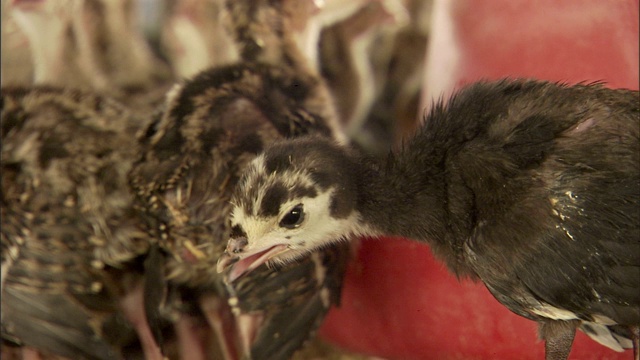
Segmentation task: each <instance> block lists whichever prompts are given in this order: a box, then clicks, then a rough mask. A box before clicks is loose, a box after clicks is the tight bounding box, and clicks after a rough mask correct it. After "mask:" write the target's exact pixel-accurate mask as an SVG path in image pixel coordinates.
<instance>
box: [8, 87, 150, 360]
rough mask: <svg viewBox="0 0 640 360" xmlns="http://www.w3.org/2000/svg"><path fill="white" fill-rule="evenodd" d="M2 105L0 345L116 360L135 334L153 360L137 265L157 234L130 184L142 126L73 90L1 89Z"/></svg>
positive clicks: (109, 103)
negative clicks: (148, 227) (137, 208)
mask: <svg viewBox="0 0 640 360" xmlns="http://www.w3.org/2000/svg"><path fill="white" fill-rule="evenodd" d="M1 104H2V105H1V106H2V117H1V121H2V122H1V125H2V187H1V190H2V192H1V200H2V203H1V209H2V218H1V223H2V227H1V234H2V237H1V239H2V249H3V251H2V287H1V291H2V338H3V340H4V341H8V342H11V343H13V344H16V345H20V346H23V347H24V348H25V351H29V348H31V349H36V350H37V351H38V352H41V353H43V354H55V355H59V356H65V357H68V358H84V359H119V358H122V357H125V356H127V354H128V353H127V352H126V351H125V347H127V346H128V345H133V346H135V344H136V343H137V342H138V339H139V341H140V343H141V344H142V347H143V348H144V349H145V355H146V356H147V358H149V359H161V358H162V355H161V353H160V348H159V346H158V345H157V344H156V343H155V341H154V339H153V337H152V335H151V331H150V329H149V327H148V326H147V321H146V319H145V318H144V316H143V315H144V311H142V307H143V294H142V287H143V281H144V280H143V271H142V266H141V264H139V262H138V260H139V257H140V256H141V255H142V254H144V253H146V252H147V251H148V250H149V247H150V245H151V243H152V242H153V241H152V239H151V238H150V237H149V236H148V235H147V234H146V233H145V232H144V231H143V230H144V229H143V224H142V223H141V222H139V221H138V220H137V218H136V217H135V216H134V209H133V207H132V200H133V196H132V194H131V193H130V192H129V190H128V186H127V173H128V171H129V170H130V168H131V165H132V162H133V159H134V158H135V156H136V154H137V152H138V151H139V148H138V146H137V144H136V141H135V136H133V135H134V134H135V133H136V131H137V129H138V127H139V126H142V125H143V122H142V121H140V119H138V118H136V117H134V116H132V114H131V112H130V111H128V110H127V109H126V108H125V107H123V106H122V105H120V104H119V103H117V102H115V101H113V100H111V99H109V98H105V97H101V96H97V95H95V94H92V93H88V92H81V91H76V90H69V89H61V88H53V87H35V88H30V89H23V88H4V89H2V101H1ZM134 331H135V332H134ZM136 333H137V335H138V336H137V337H136ZM32 352H33V351H32Z"/></svg>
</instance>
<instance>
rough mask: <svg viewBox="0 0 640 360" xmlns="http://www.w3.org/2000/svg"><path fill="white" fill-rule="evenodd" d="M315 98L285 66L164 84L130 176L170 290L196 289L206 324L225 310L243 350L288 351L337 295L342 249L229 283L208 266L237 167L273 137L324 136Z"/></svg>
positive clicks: (223, 70)
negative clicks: (161, 253)
mask: <svg viewBox="0 0 640 360" xmlns="http://www.w3.org/2000/svg"><path fill="white" fill-rule="evenodd" d="M319 94H324V89H323V88H322V83H321V82H319V81H318V80H317V78H315V77H313V76H309V75H306V74H304V73H299V72H296V71H294V70H292V69H290V68H288V67H278V66H270V65H266V64H259V63H253V64H241V65H231V66H227V67H220V68H216V69H211V70H208V71H205V72H203V73H201V74H199V75H198V76H196V77H195V78H194V79H192V80H190V81H188V82H185V83H184V84H181V85H178V86H177V87H176V88H175V89H174V90H172V92H171V93H170V95H169V96H168V98H167V105H166V109H165V111H164V113H163V115H162V116H161V117H160V118H159V119H157V121H156V122H155V123H154V124H153V125H152V126H151V127H150V128H149V130H148V131H147V134H146V136H145V138H144V139H143V142H144V143H145V150H144V158H143V159H142V160H140V161H139V162H137V163H136V164H135V166H134V169H133V171H132V173H131V183H132V185H133V188H134V189H135V192H136V195H137V198H138V204H139V207H140V209H141V210H142V211H143V212H145V213H146V214H147V217H146V218H147V220H148V221H147V222H148V224H149V226H150V229H151V231H155V232H156V233H157V237H158V238H159V239H161V240H160V242H161V247H162V248H163V249H164V250H165V251H166V252H167V253H168V254H169V256H168V257H167V262H166V266H167V272H168V275H167V277H168V279H169V282H170V286H176V287H179V288H189V289H191V290H189V292H190V293H192V294H193V293H195V294H197V296H196V297H200V298H199V299H198V300H196V301H198V302H200V306H201V307H202V308H204V309H209V310H208V311H207V310H205V316H206V317H207V318H208V319H209V321H210V322H211V324H212V326H215V323H217V322H219V321H222V320H223V318H224V316H225V315H224V314H223V313H222V312H221V311H225V308H227V307H230V308H231V311H232V312H233V315H234V318H235V326H236V327H238V328H237V329H236V331H237V333H236V336H237V337H238V338H237V339H232V342H233V341H237V342H239V344H240V345H239V350H238V351H240V352H242V353H243V354H244V356H246V355H247V354H252V356H253V358H256V359H262V358H264V359H266V358H269V359H271V358H282V359H285V358H288V357H290V356H291V354H292V353H293V352H294V351H295V350H297V349H298V348H299V347H300V346H301V345H302V343H303V342H305V341H306V340H307V339H308V337H309V336H310V335H311V332H312V331H313V330H314V329H316V328H317V327H318V326H319V324H320V322H321V320H322V318H323V316H324V314H325V313H326V311H327V310H328V309H329V307H330V306H331V305H332V304H335V303H336V302H337V300H338V299H339V296H338V295H339V289H340V283H341V278H342V273H343V271H344V266H345V263H346V259H347V258H348V256H349V251H348V248H345V247H344V246H338V247H336V248H331V249H327V250H326V251H323V252H319V253H318V255H317V257H316V258H315V260H314V259H311V258H310V259H307V260H306V261H304V262H302V263H298V264H292V265H291V266H289V267H286V268H282V269H267V268H263V269H260V270H259V271H257V272H256V273H254V274H252V275H251V276H248V277H247V278H245V279H243V280H242V281H240V282H237V283H234V284H233V285H229V284H227V283H225V281H224V277H223V276H222V275H218V274H217V273H215V271H212V270H213V269H214V268H215V261H216V260H217V258H218V257H219V256H220V254H222V253H223V252H224V248H225V246H226V240H227V239H228V236H229V232H230V228H229V226H228V222H227V221H226V218H227V216H228V213H229V210H230V207H231V204H230V203H229V200H230V196H231V191H232V189H233V187H234V186H235V183H236V182H237V180H238V177H239V173H240V171H241V169H243V168H244V167H245V166H246V164H247V163H248V162H249V161H250V160H251V159H253V158H254V157H255V156H256V154H257V153H258V152H260V151H262V149H263V148H264V147H265V146H266V145H268V144H269V143H271V142H273V141H276V140H278V139H282V138H284V137H290V136H296V135H304V134H309V133H316V134H323V135H324V136H327V137H329V136H331V135H332V133H333V131H334V129H332V128H331V127H330V125H328V123H327V116H330V115H331V113H330V112H329V113H327V109H328V108H327V106H325V105H324V104H323V101H324V100H323V98H322V96H318V95H319ZM329 109H330V108H329ZM337 249H341V251H338V250H337ZM327 263H330V265H331V266H328V265H327ZM274 289H280V290H278V291H274ZM220 302H222V303H220ZM224 302H227V304H225V303H224ZM243 324H244V325H243ZM246 324H251V325H249V326H247V325H246ZM247 329H249V330H247ZM247 331H249V333H247ZM285 334H289V336H286V335H285ZM227 335H228V334H227ZM274 337H276V338H274ZM221 340H222V341H223V342H229V339H221ZM229 348H232V346H229Z"/></svg>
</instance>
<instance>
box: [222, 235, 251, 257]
mask: <svg viewBox="0 0 640 360" xmlns="http://www.w3.org/2000/svg"><path fill="white" fill-rule="evenodd" d="M248 243H249V241H247V238H245V237H240V238H236V239H230V240H229V242H228V243H227V253H230V254H238V253H241V252H243V251H244V248H245V246H247V244H248Z"/></svg>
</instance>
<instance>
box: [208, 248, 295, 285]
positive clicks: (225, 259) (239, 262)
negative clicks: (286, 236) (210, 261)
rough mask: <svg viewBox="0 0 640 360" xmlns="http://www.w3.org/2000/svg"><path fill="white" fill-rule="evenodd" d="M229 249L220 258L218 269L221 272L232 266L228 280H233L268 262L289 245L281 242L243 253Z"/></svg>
mask: <svg viewBox="0 0 640 360" xmlns="http://www.w3.org/2000/svg"><path fill="white" fill-rule="evenodd" d="M229 250H230V249H229V247H227V250H225V252H224V254H222V256H220V258H219V259H218V263H217V266H216V270H217V271H218V273H221V272H223V271H225V269H227V268H229V267H231V269H230V270H229V275H228V281H229V282H233V281H235V280H236V279H237V278H239V277H240V276H242V275H243V274H245V273H248V272H251V271H252V270H253V269H255V268H257V267H258V266H260V265H262V264H264V263H266V262H267V261H269V259H271V258H273V257H274V256H277V255H279V254H281V253H283V252H285V251H287V250H288V247H287V245H284V244H280V245H274V246H271V247H269V248H266V249H263V250H259V251H253V252H242V253H238V252H236V251H229Z"/></svg>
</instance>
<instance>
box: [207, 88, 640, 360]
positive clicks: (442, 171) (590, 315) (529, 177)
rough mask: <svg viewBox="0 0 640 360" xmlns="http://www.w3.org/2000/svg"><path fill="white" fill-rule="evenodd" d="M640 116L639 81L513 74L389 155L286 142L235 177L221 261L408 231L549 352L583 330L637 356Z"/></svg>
mask: <svg viewBox="0 0 640 360" xmlns="http://www.w3.org/2000/svg"><path fill="white" fill-rule="evenodd" d="M639 116H640V98H639V96H638V92H637V91H630V90H624V89H607V88H605V87H604V86H603V85H601V84H578V85H573V86H569V85H565V84H557V83H550V82H544V81H536V80H510V79H505V80H502V81H497V82H478V83H475V84H471V85H469V86H467V87H465V88H464V89H462V90H460V91H459V92H458V93H457V94H455V95H454V96H452V97H451V99H449V101H448V102H447V103H446V104H445V103H444V102H443V101H441V102H439V103H437V104H435V105H434V106H433V107H432V109H431V110H430V112H429V113H428V115H427V116H426V117H425V120H424V125H423V127H422V128H421V129H419V130H418V131H417V133H416V134H415V136H413V137H412V138H411V139H408V140H407V141H406V142H405V144H404V146H403V147H402V149H401V150H399V151H397V152H395V153H390V154H389V155H388V156H386V157H382V158H373V157H370V156H367V155H363V154H361V153H360V152H359V151H358V150H357V149H354V148H350V147H348V146H345V145H343V144H336V143H335V142H334V141H331V140H329V139H326V138H321V137H316V136H307V137H300V138H296V139H290V140H285V141H281V142H278V143H276V144H273V145H272V146H270V147H269V148H268V149H267V150H266V151H265V152H264V153H263V154H261V155H260V156H259V157H257V158H256V159H255V160H253V161H252V162H251V164H250V166H248V167H247V169H245V170H244V173H243V175H242V177H241V179H240V180H239V182H238V186H237V188H236V191H235V193H234V195H233V197H232V203H233V204H234V206H233V209H232V211H231V217H230V220H231V229H232V230H231V234H232V235H231V238H230V240H229V243H228V246H227V251H226V252H225V254H223V256H222V257H221V258H220V259H219V261H218V271H220V272H226V273H227V274H229V277H230V280H231V281H233V280H236V279H242V277H243V276H246V273H247V272H249V273H250V271H251V270H253V269H255V268H258V267H259V265H260V264H262V263H265V262H267V263H269V264H274V266H275V265H276V264H289V263H292V262H295V261H298V260H299V259H304V258H305V257H306V256H308V254H310V253H311V252H313V251H314V250H315V249H321V248H324V247H326V246H329V245H331V244H334V243H336V242H338V243H340V242H347V241H349V240H351V239H354V238H356V237H358V236H381V235H395V236H402V237H406V238H410V239H414V240H416V241H419V242H423V243H426V244H429V245H430V246H431V248H432V250H433V252H434V254H435V255H436V256H437V257H438V258H439V259H440V260H442V261H443V262H444V263H445V264H446V265H447V266H448V268H449V269H450V270H451V271H452V272H453V273H454V274H456V275H457V276H458V277H460V278H471V279H473V280H477V281H482V282H483V283H484V284H485V285H486V287H487V288H488V289H489V291H490V292H491V293H492V294H493V296H494V297H495V298H496V299H497V300H498V301H499V302H500V303H502V304H503V305H504V306H506V307H507V308H508V309H510V310H511V311H512V312H514V313H516V314H518V315H520V316H523V317H525V318H528V319H531V320H533V321H536V322H538V324H539V332H540V336H541V338H542V339H544V340H545V352H546V358H547V359H566V358H567V357H568V355H569V352H570V350H571V345H572V342H573V337H574V334H575V331H576V329H580V330H582V331H584V332H585V333H586V334H587V335H589V336H590V337H591V338H593V339H594V340H596V341H598V342H600V343H602V344H603V345H605V346H608V347H610V348H612V349H614V350H617V351H622V350H623V348H629V347H632V346H633V347H634V349H635V357H636V359H637V358H638V339H639V334H638V328H639V325H640V296H639V294H640V288H639V287H640V141H639V140H640V119H639ZM236 281H237V280H236ZM416 286H420V284H419V281H417V282H416ZM630 339H631V340H630Z"/></svg>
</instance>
